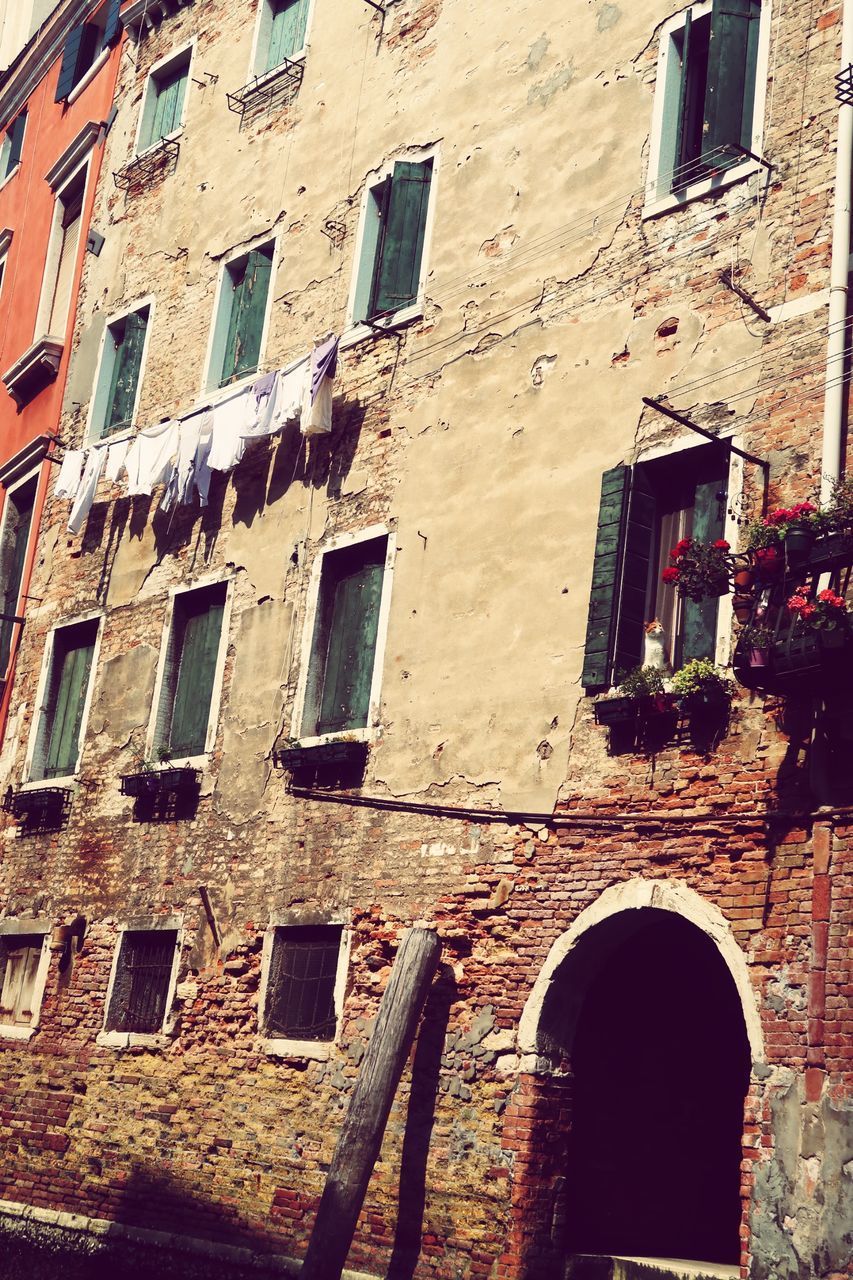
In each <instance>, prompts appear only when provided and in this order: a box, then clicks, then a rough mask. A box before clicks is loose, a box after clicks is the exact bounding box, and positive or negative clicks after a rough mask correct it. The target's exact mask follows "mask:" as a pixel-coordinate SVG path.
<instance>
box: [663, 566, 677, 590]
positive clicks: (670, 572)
mask: <svg viewBox="0 0 853 1280" xmlns="http://www.w3.org/2000/svg"><path fill="white" fill-rule="evenodd" d="M680 576H681V574H680V572H679V570H678V569H676V567H675V565H670V566H669V568H667V569H664V571H663V573H662V574H661V577H662V578H663V580H664V582H665V583H666V584H667V586H668V587H671V586H672V584H673V583H674V582H677V581H678V579H679V578H680Z"/></svg>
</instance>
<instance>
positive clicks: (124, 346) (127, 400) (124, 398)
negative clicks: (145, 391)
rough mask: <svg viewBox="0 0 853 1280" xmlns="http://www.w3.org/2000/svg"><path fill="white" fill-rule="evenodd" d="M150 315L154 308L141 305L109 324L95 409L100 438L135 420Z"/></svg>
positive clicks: (94, 429)
mask: <svg viewBox="0 0 853 1280" xmlns="http://www.w3.org/2000/svg"><path fill="white" fill-rule="evenodd" d="M149 317H150V308H149V307H147V306H146V307H140V308H139V310H138V311H131V312H129V314H128V315H125V316H120V317H119V318H118V319H117V320H112V321H110V323H109V324H108V325H107V331H106V335H105V337H104V346H103V351H102V353H101V365H100V369H99V371H98V381H97V390H96V392H95V403H94V406H93V410H92V436H93V438H94V439H96V440H97V439H100V438H101V437H103V436H108V435H110V434H111V433H112V432H114V431H120V430H121V429H122V428H123V427H129V426H130V425H131V424H132V422H133V418H134V414H135V412H136V405H137V401H138V399H139V385H140V380H141V373H142V360H143V356H144V354H145V339H146V336H147V333H148V321H149Z"/></svg>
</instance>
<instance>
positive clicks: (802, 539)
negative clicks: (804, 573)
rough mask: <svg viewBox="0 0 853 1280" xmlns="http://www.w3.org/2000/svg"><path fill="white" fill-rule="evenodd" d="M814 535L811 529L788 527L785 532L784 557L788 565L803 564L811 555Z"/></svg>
mask: <svg viewBox="0 0 853 1280" xmlns="http://www.w3.org/2000/svg"><path fill="white" fill-rule="evenodd" d="M814 541H815V535H814V532H813V530H811V529H789V530H788V532H787V533H786V534H785V559H786V561H787V562H788V565H789V566H791V567H793V568H797V567H799V566H800V565H803V564H805V563H806V561H807V560H808V558H809V556H810V555H811V550H812V547H813V546H814Z"/></svg>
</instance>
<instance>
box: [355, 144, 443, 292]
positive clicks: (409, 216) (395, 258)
mask: <svg viewBox="0 0 853 1280" xmlns="http://www.w3.org/2000/svg"><path fill="white" fill-rule="evenodd" d="M431 180H432V161H431V160H427V161H426V162H425V163H424V164H412V163H411V162H409V161H398V162H397V163H396V164H395V165H394V174H393V177H392V179H391V185H390V188H389V189H388V193H387V199H386V201H385V206H384V209H383V211H382V226H381V231H380V242H379V249H378V252H377V258H376V272H375V276H374V284H373V296H372V302H371V308H370V312H371V315H382V314H386V313H391V312H394V311H399V310H400V308H401V307H405V306H406V305H407V304H408V303H410V302H413V301H414V300H415V299H416V298H417V296H418V284H419V281H420V274H421V260H422V258H423V250H424V235H425V232H426V219H427V209H428V207H429V189H430V182H431Z"/></svg>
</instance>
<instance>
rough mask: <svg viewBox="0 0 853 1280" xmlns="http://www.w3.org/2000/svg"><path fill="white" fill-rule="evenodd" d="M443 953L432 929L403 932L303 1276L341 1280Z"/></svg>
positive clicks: (304, 1278)
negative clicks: (396, 1094)
mask: <svg viewBox="0 0 853 1280" xmlns="http://www.w3.org/2000/svg"><path fill="white" fill-rule="evenodd" d="M440 953H441V943H440V941H439V939H438V935H437V934H436V932H435V930H433V929H418V928H415V929H408V930H407V931H406V933H405V934H404V936H403V941H402V943H401V944H400V950H399V951H398V952H397V956H396V959H395V961H394V964H393V967H392V969H391V977H390V978H389V980H388V986H387V987H386V988H385V993H384V995H383V996H382V1000H381V1001H380V1004H379V1013H378V1015H377V1018H376V1025H375V1026H374V1028H373V1035H372V1036H371V1038H370V1044H369V1045H368V1046H367V1052H366V1053H365V1055H364V1060H363V1062H362V1064H361V1070H360V1072H359V1075H358V1079H357V1080H356V1082H355V1088H354V1089H353V1091H352V1097H351V1098H350V1104H349V1108H348V1110H347V1114H346V1118H345V1120H344V1123H343V1127H342V1129H341V1132H340V1134H339V1136H338V1141H337V1145H336V1146H335V1153H334V1155H333V1156H332V1163H331V1164H330V1166H329V1172H328V1174H327V1175H326V1185H325V1187H324V1188H323V1195H322V1198H321V1200H320V1207H319V1209H318V1210H317V1217H316V1219H315V1221H314V1229H313V1230H312V1232H311V1239H310V1240H309V1242H308V1252H307V1253H306V1255H305V1261H304V1262H303V1264H302V1270H301V1272H300V1280H340V1276H341V1272H342V1271H343V1269H344V1264H345V1263H346V1260H347V1254H348V1253H349V1251H350V1245H351V1244H352V1238H353V1236H354V1234H355V1227H356V1223H357V1222H358V1215H359V1213H360V1212H361V1207H362V1205H363V1204H364V1197H365V1194H366V1192H367V1184H368V1182H369V1181H370V1175H371V1173H372V1172H373V1166H374V1165H375V1164H376V1160H377V1157H378V1155H379V1150H380V1147H381V1146H382V1137H383V1134H384V1133H385V1126H386V1124H387V1123H388V1113H389V1112H390V1110H391V1104H392V1102H393V1101H394V1094H395V1093H396V1092H397V1085H398V1084H399V1083H400V1076H401V1075H402V1074H403V1067H404V1065H405V1062H406V1058H407V1056H408V1053H409V1050H410V1048H411V1046H412V1042H413V1040H414V1038H415V1030H416V1028H417V1024H418V1020H419V1018H420V1016H421V1011H422V1009H423V1006H424V1001H425V1000H426V995H427V991H428V990H429V985H430V982H431V981H432V977H433V974H434V973H435V970H436V966H437V965H438V957H439V955H440Z"/></svg>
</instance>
